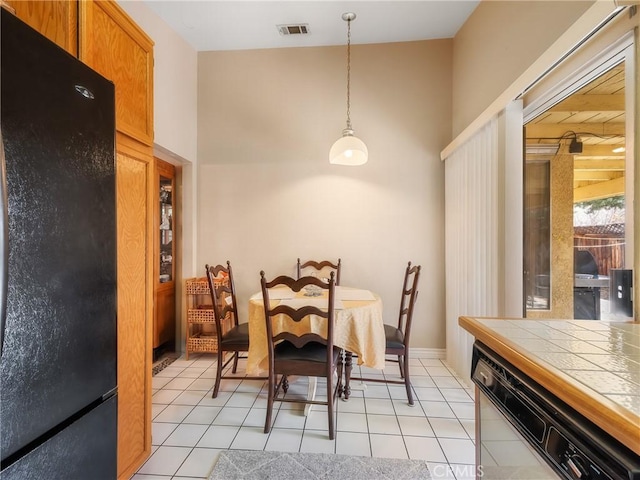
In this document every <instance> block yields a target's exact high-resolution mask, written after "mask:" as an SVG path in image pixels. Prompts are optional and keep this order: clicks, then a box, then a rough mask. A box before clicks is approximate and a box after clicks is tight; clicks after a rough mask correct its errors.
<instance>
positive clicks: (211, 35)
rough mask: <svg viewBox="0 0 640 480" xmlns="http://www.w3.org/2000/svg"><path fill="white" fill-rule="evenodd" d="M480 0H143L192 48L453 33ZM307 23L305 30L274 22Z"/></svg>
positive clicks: (342, 41) (432, 36) (381, 39)
mask: <svg viewBox="0 0 640 480" xmlns="http://www.w3.org/2000/svg"><path fill="white" fill-rule="evenodd" d="M479 1H480V0H427V1H424V0H413V1H398V0H395V1H365V0H359V1H358V0H356V1H349V2H343V1H331V0H325V1H294V0H289V1H279V2H274V1H245V0H228V1H217V0H144V3H145V4H146V5H147V6H148V7H149V8H151V9H152V10H153V11H154V12H156V13H157V14H158V15H159V16H160V17H161V18H162V19H164V21H166V22H167V23H168V24H169V26H170V27H171V28H172V29H173V30H175V31H176V32H177V33H178V34H179V35H180V36H182V37H183V38H184V39H185V40H186V41H187V42H189V44H191V45H192V46H193V47H194V48H195V49H196V50H197V51H208V50H244V49H256V48H282V47H310V46H326V45H343V44H345V43H346V37H347V33H346V32H347V26H346V22H344V21H343V20H342V14H343V13H345V12H354V13H355V14H356V15H357V18H356V19H355V20H354V21H353V23H352V24H351V42H352V43H353V44H362V43H388V42H405V41H415V40H429V39H436V38H451V37H453V36H454V35H455V34H456V32H457V31H458V29H459V28H460V27H461V26H462V24H463V23H464V22H465V21H466V19H467V18H468V17H469V15H470V14H471V12H472V11H473V10H474V8H475V7H476V6H477V5H478V3H479ZM298 23H306V24H308V29H309V34H308V35H288V36H287V35H280V33H279V32H278V29H277V27H276V25H280V24H298Z"/></svg>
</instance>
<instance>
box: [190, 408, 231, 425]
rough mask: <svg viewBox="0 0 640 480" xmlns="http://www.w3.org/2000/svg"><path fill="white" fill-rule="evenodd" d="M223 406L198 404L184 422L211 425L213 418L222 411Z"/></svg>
mask: <svg viewBox="0 0 640 480" xmlns="http://www.w3.org/2000/svg"><path fill="white" fill-rule="evenodd" d="M220 410H222V407H203V406H200V405H197V406H195V407H194V408H193V410H191V412H190V413H189V415H187V416H186V417H185V419H184V421H183V423H196V424H200V425H211V424H212V423H213V420H214V419H215V418H216V416H217V415H218V413H220Z"/></svg>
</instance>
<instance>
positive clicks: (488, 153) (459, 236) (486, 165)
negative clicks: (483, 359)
mask: <svg viewBox="0 0 640 480" xmlns="http://www.w3.org/2000/svg"><path fill="white" fill-rule="evenodd" d="M499 189H500V185H499V157H498V121H497V120H496V119H495V118H494V119H492V120H490V121H489V122H488V123H487V124H486V125H485V126H484V127H483V128H481V129H480V130H479V131H478V132H477V133H476V134H475V135H474V136H473V137H472V138H470V139H469V140H468V141H466V142H465V143H464V144H462V145H461V146H460V147H458V148H457V149H456V150H455V151H453V152H452V153H451V154H450V155H449V156H448V157H447V158H446V159H445V245H446V247H445V249H446V255H445V265H446V267H445V268H446V273H445V278H446V280H445V281H446V312H447V314H446V316H447V319H446V325H447V339H446V340H447V362H448V363H449V365H450V366H451V367H453V368H454V369H455V370H456V371H457V372H459V373H461V374H463V378H465V379H468V378H469V372H470V366H471V345H472V343H473V337H472V336H471V335H469V334H468V333H467V332H466V331H464V330H463V329H462V328H460V326H459V325H458V317H459V316H461V315H470V316H493V315H498V303H499V291H498V288H499V265H500V263H499V257H498V256H499V251H498V249H499V238H498V235H499V218H498V217H499V204H498V202H499Z"/></svg>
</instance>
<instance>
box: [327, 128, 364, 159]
mask: <svg viewBox="0 0 640 480" xmlns="http://www.w3.org/2000/svg"><path fill="white" fill-rule="evenodd" d="M368 158H369V151H368V150H367V146H366V145H365V144H364V142H363V141H362V140H360V139H359V138H358V137H354V136H353V135H344V136H343V137H342V138H339V139H338V140H336V142H335V143H334V144H333V146H332V147H331V150H330V151H329V163H332V164H334V165H354V166H355V165H363V164H365V163H367V159H368Z"/></svg>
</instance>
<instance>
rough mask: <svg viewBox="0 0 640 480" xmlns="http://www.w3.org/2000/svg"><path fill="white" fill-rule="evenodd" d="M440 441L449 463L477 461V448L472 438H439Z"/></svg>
mask: <svg viewBox="0 0 640 480" xmlns="http://www.w3.org/2000/svg"><path fill="white" fill-rule="evenodd" d="M438 441H439V442H440V447H441V448H442V451H443V452H444V455H445V457H447V461H448V462H449V463H469V464H471V463H475V461H476V450H475V445H474V444H473V442H472V441H471V440H466V439H462V438H460V439H458V438H439V439H438Z"/></svg>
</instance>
